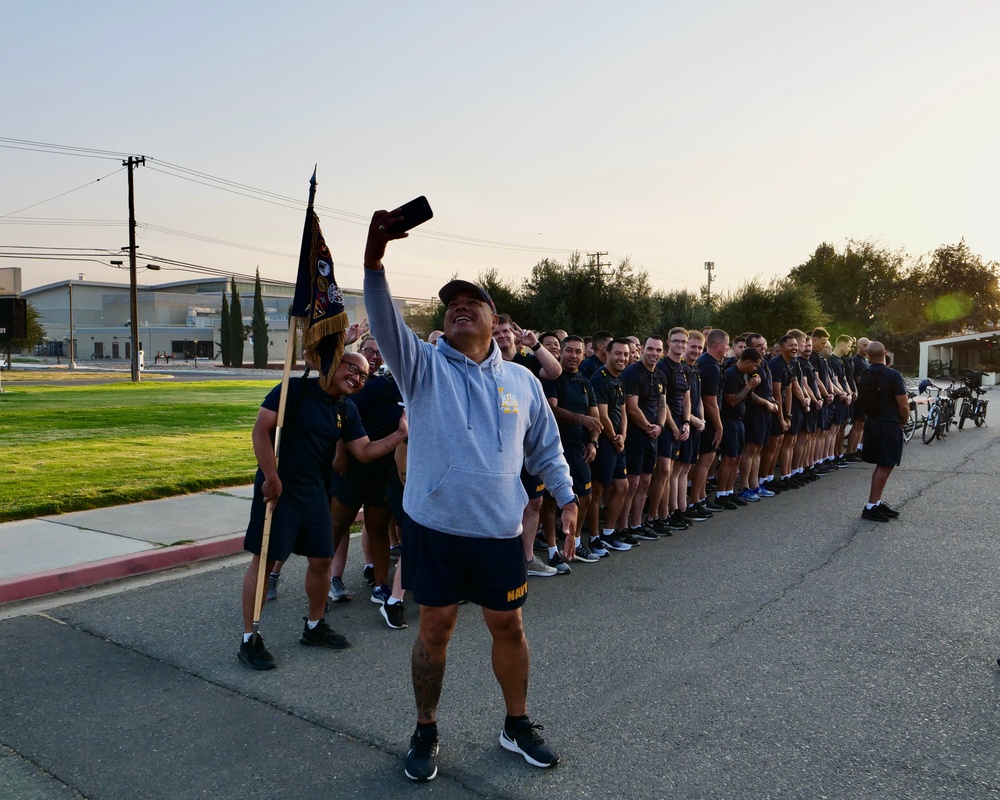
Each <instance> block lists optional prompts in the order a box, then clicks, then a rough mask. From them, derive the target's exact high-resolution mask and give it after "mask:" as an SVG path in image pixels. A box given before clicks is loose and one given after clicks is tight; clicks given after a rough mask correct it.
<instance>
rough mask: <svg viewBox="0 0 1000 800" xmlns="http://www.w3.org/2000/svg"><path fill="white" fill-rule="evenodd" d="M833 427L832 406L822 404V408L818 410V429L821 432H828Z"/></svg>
mask: <svg viewBox="0 0 1000 800" xmlns="http://www.w3.org/2000/svg"><path fill="white" fill-rule="evenodd" d="M832 425H833V406H831V405H830V404H829V403H823V407H822V408H821V409H820V410H819V429H820V430H821V431H828V430H830V427H831V426H832Z"/></svg>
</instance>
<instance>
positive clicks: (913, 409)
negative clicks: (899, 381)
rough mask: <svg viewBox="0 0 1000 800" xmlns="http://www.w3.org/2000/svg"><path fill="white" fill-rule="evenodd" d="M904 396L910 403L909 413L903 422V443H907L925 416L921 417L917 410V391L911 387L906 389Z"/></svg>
mask: <svg viewBox="0 0 1000 800" xmlns="http://www.w3.org/2000/svg"><path fill="white" fill-rule="evenodd" d="M906 398H907V401H908V402H909V404H910V415H909V416H908V417H907V418H906V422H904V423H903V443H904V444H909V443H910V439H912V438H913V434H914V433H916V431H917V428H919V427H920V425H921V424H922V423H923V420H924V419H925V418H921V417H920V415H919V413H918V412H917V393H916V392H915V391H914V390H913V389H907V390H906Z"/></svg>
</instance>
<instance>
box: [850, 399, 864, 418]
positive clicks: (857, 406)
mask: <svg viewBox="0 0 1000 800" xmlns="http://www.w3.org/2000/svg"><path fill="white" fill-rule="evenodd" d="M865 418H866V417H865V412H864V411H862V410H861V403H860V402H858V403H851V421H852V422H858V421H859V420H860V421H861V422H864V421H865Z"/></svg>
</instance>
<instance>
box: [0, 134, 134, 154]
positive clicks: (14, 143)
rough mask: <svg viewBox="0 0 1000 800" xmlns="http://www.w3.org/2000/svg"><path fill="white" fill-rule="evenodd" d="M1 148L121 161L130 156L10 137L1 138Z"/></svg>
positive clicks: (110, 151)
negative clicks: (31, 149)
mask: <svg viewBox="0 0 1000 800" xmlns="http://www.w3.org/2000/svg"><path fill="white" fill-rule="evenodd" d="M0 143H5V144H0V147H7V146H9V147H16V148H18V149H28V148H33V149H36V150H39V151H40V152H51V153H56V154H60V155H81V156H83V155H85V156H88V157H91V158H98V157H99V158H113V159H120V158H125V157H127V156H128V153H122V152H118V151H116V150H95V149H94V148H92V147H76V146H74V145H69V144H53V143H51V142H36V141H32V140H31V139H12V138H10V137H8V136H0Z"/></svg>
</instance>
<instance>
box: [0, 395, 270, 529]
mask: <svg viewBox="0 0 1000 800" xmlns="http://www.w3.org/2000/svg"><path fill="white" fill-rule="evenodd" d="M275 383H276V381H274V380H265V381H205V382H192V383H140V384H132V383H116V384H109V385H104V386H58V385H54V386H38V387H36V386H32V387H28V386H19V387H17V388H16V390H14V391H7V392H5V393H3V394H0V442H2V446H3V454H4V458H3V467H2V472H0V522H3V521H8V520H14V519H25V518H29V517H36V516H39V515H42V514H56V513H60V512H64V511H78V510H81V509H86V508H98V507H100V506H110V505H118V504H120V503H130V502H136V501H138V500H150V499H154V498H157V497H167V496H170V495H176V494H185V493H187V492H194V491H200V490H203V489H208V488H212V487H217V486H234V485H240V484H245V483H250V482H251V481H252V480H253V475H254V470H255V468H256V464H255V462H254V457H253V450H252V447H251V442H250V431H251V429H252V427H253V422H254V419H255V418H256V416H257V409H258V407H259V406H260V403H261V400H263V399H264V395H266V394H267V392H268V390H269V389H270V388H271V387H272V386H274V384H275Z"/></svg>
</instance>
